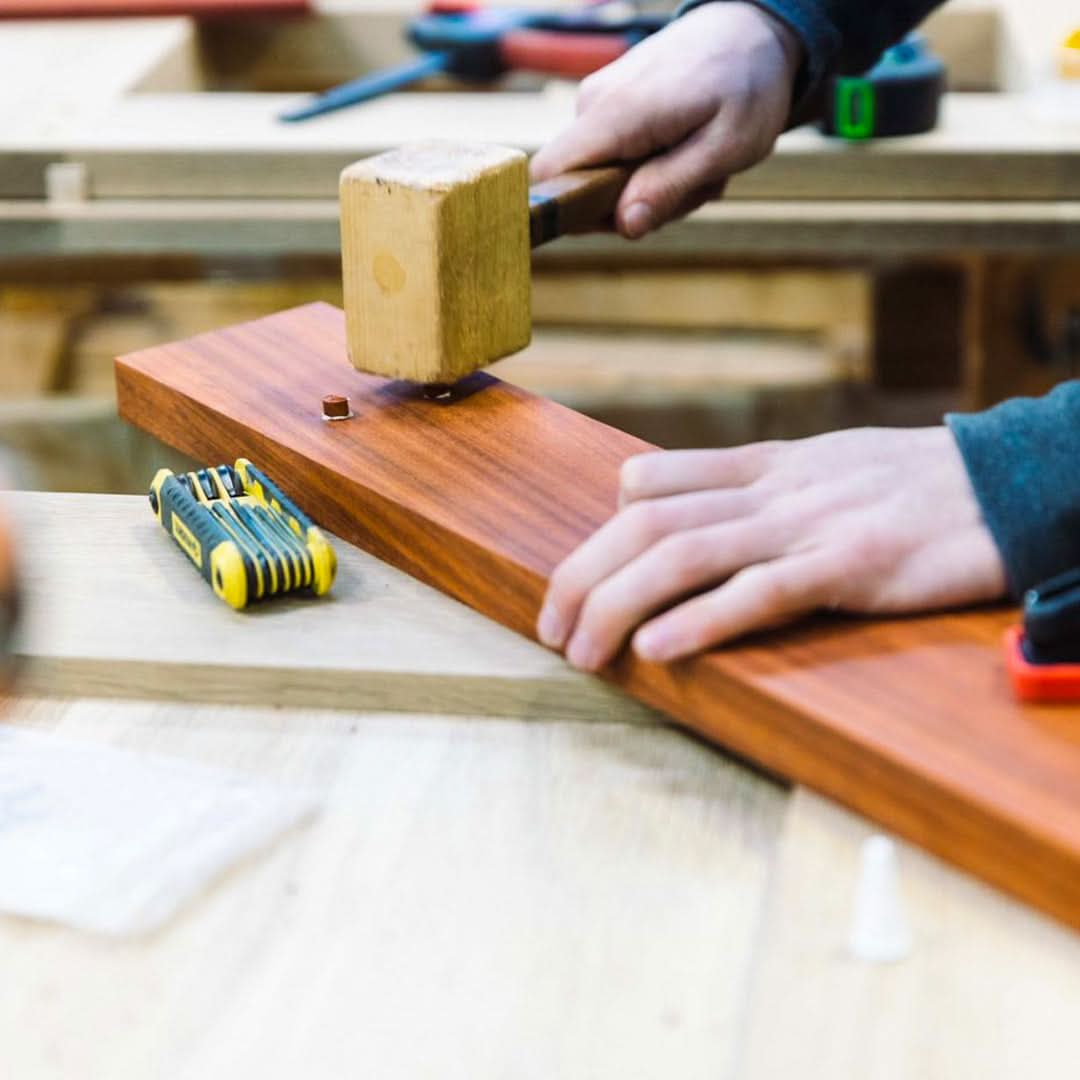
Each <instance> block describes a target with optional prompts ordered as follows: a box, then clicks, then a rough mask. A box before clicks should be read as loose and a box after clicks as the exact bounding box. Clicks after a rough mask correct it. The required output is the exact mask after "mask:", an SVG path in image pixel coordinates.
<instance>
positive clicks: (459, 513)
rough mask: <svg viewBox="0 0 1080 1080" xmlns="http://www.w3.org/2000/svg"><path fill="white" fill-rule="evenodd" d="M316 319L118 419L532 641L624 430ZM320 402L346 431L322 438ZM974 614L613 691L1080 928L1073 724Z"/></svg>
mask: <svg viewBox="0 0 1080 1080" xmlns="http://www.w3.org/2000/svg"><path fill="white" fill-rule="evenodd" d="M344 341H345V338H344V319H343V314H342V313H341V312H340V311H339V310H338V309H336V308H332V307H330V306H329V305H326V304H311V305H305V306H304V307H301V308H295V309H292V310H290V311H286V312H282V313H279V314H277V315H273V316H269V317H267V318H264V319H259V320H255V321H254V322H251V323H245V324H241V325H239V326H235V327H230V328H227V329H225V330H221V331H216V332H214V333H210V334H203V335H199V336H198V337H195V338H192V339H189V340H188V341H186V342H178V343H174V344H172V345H165V346H161V347H158V348H154V349H148V350H144V351H142V352H139V353H135V354H132V355H129V356H126V357H121V358H119V359H118V361H117V392H118V404H119V409H120V413H121V415H122V416H123V417H124V418H125V419H127V420H129V421H131V422H133V423H135V424H137V425H138V426H140V427H142V428H144V429H145V430H147V431H149V432H150V433H151V434H153V435H155V436H157V437H158V438H160V439H162V441H164V442H166V443H168V444H170V445H172V446H174V447H176V448H177V449H179V450H182V451H183V452H185V453H187V454H190V455H191V456H193V457H195V458H197V459H200V460H203V461H206V462H207V463H211V462H213V463H217V462H219V461H226V460H231V459H232V458H234V457H237V456H240V455H244V456H248V457H251V458H252V459H253V460H254V461H255V462H256V463H257V464H259V465H260V466H261V467H263V468H265V469H266V470H267V471H268V472H269V473H270V474H271V475H274V476H278V477H279V478H280V479H281V480H282V482H283V484H284V486H285V488H286V490H288V491H290V492H291V493H292V494H294V495H295V497H296V498H297V501H298V502H300V504H301V505H302V506H304V508H305V509H306V510H308V511H309V512H311V513H312V515H313V516H314V517H315V518H316V520H319V521H321V522H322V523H323V524H325V525H326V526H327V527H328V528H330V529H332V530H333V531H335V532H337V533H338V534H339V535H341V536H343V537H345V538H346V539H348V540H350V541H352V542H354V543H356V544H358V545H359V546H360V547H363V548H365V549H366V550H368V551H370V552H371V553H373V554H375V555H377V556H378V557H380V558H382V559H384V560H386V561H387V562H390V563H392V564H393V565H395V566H398V567H399V568H400V569H403V570H405V571H406V572H408V573H410V574H413V575H414V576H416V577H418V578H420V579H421V580H423V581H426V582H427V583H428V584H431V585H433V586H435V587H436V588H439V589H440V590H442V591H444V592H446V593H448V594H449V595H451V596H454V597H456V598H457V599H459V600H462V601H463V602H465V603H467V604H469V605H470V606H472V607H473V608H475V609H476V610H478V611H480V612H482V613H483V614H485V615H488V616H489V617H491V618H494V619H496V620H497V621H499V622H501V623H503V624H504V625H506V626H508V627H510V628H511V629H514V630H516V631H517V632H519V633H523V634H525V635H527V636H529V637H533V636H534V633H533V624H534V621H535V617H536V614H537V611H538V609H539V605H540V602H541V599H542V595H543V591H544V587H545V584H546V581H547V577H548V575H549V574H550V572H551V570H552V569H553V567H554V566H555V565H556V564H557V563H558V561H559V559H560V558H561V557H562V556H563V555H565V554H566V553H567V552H569V551H570V550H572V548H573V547H574V546H575V545H576V544H577V543H578V542H580V540H582V539H584V537H585V536H587V535H588V534H589V533H590V532H591V531H592V530H593V529H594V528H595V527H597V526H598V525H599V524H600V523H601V522H602V521H603V520H605V518H606V517H607V516H608V515H610V513H611V512H612V511H613V510H614V507H615V492H616V490H617V474H618V467H619V465H620V463H621V462H622V461H623V460H625V459H626V458H627V457H629V456H632V455H633V454H635V453H639V452H641V451H643V450H647V449H651V448H650V447H649V446H648V444H645V443H643V442H641V441H640V440H637V439H635V438H633V437H631V436H629V435H626V434H625V433H623V432H620V431H616V430H615V429H613V428H610V427H607V426H605V425H603V424H600V423H598V422H596V421H593V420H590V419H588V418H586V417H584V416H581V415H580V414H578V413H575V412H573V411H572V410H569V409H565V408H563V407H561V406H559V405H556V404H554V403H553V402H550V401H547V400H546V399H543V398H539V397H535V396H534V395H531V394H528V393H527V392H526V391H523V390H521V389H519V388H517V387H513V386H510V385H508V384H505V383H501V382H499V381H498V380H496V379H494V378H492V377H491V376H487V375H480V376H477V377H475V378H474V380H473V385H472V386H471V387H470V391H471V392H470V393H467V394H465V395H464V396H463V397H462V399H461V400H458V401H456V402H454V403H452V404H446V403H442V402H437V401H429V400H427V399H425V398H423V397H422V396H420V394H419V393H418V392H417V390H416V389H415V388H412V387H408V386H406V385H404V384H398V383H391V382H387V381H386V380H383V379H378V378H375V377H373V376H368V375H363V374H361V373H359V372H356V371H354V370H353V369H352V367H351V366H350V365H349V364H348V361H347V359H346V353H345V344H344ZM327 393H345V394H347V395H348V396H349V398H350V400H351V402H352V406H353V410H354V412H355V413H356V414H357V415H356V419H355V420H353V421H348V422H345V423H341V424H331V423H328V422H326V421H323V420H322V419H321V417H320V416H319V415H318V402H319V401H320V400H321V397H322V396H323V395H324V394H327ZM1011 617H1012V616H1011V615H1010V614H1009V613H1007V612H1000V611H998V612H976V613H968V614H964V615H950V616H941V617H937V618H924V619H910V620H894V621H891V622H871V621H867V622H843V623H837V622H828V623H825V624H822V625H817V626H810V627H808V628H803V629H800V630H797V631H794V632H789V633H786V634H782V635H778V636H773V637H770V638H766V639H761V640H758V641H755V642H752V643H749V644H746V645H743V646H740V647H735V648H729V649H724V650H718V651H716V652H713V653H710V654H708V655H706V656H703V657H698V658H696V659H694V660H690V661H685V662H682V663H678V664H673V665H656V664H646V663H643V662H641V661H638V660H636V658H634V657H632V656H630V655H626V654H624V655H623V656H621V657H620V658H619V660H618V661H617V662H616V663H615V664H613V665H612V666H611V668H610V669H609V671H608V672H606V673H605V674H606V677H608V678H609V679H611V680H612V681H614V682H615V683H617V684H618V685H619V686H621V687H622V688H623V689H624V690H626V691H627V692H629V693H631V694H632V695H634V696H635V697H637V698H638V699H639V700H641V701H644V702H645V703H646V704H648V705H650V706H653V707H654V708H657V709H659V710H661V711H662V712H664V713H666V714H667V715H669V716H671V717H672V718H674V719H675V720H676V721H678V722H680V723H682V724H684V725H685V726H687V727H690V728H691V729H693V730H695V731H697V732H699V733H701V734H703V735H704V736H706V737H707V738H709V739H711V740H713V741H715V742H717V743H719V744H720V745H722V746H725V747H727V748H728V749H730V750H732V751H734V752H736V753H738V754H740V755H742V756H744V757H746V758H749V759H751V760H753V761H756V762H758V763H759V764H761V765H763V766H764V767H765V768H767V769H770V770H772V771H774V772H776V773H779V774H780V775H782V776H784V777H787V778H789V779H790V780H792V781H795V782H799V783H803V784H806V785H807V786H809V787H812V788H815V789H816V790H818V791H821V792H822V793H824V794H826V795H828V796H830V797H832V798H835V799H837V800H838V801H840V802H842V803H844V804H845V805H847V806H849V807H851V808H852V809H855V810H857V811H859V812H860V813H863V814H865V815H867V816H868V817H870V818H873V819H875V820H877V821H879V822H881V823H882V824H883V825H885V826H886V827H888V828H889V829H891V830H893V831H895V832H896V833H898V834H900V835H902V836H904V837H906V838H908V839H910V840H912V841H913V842H915V843H918V844H920V845H921V846H923V847H925V848H927V849H928V850H930V851H932V852H934V853H936V854H938V855H940V856H942V857H944V858H946V859H948V860H949V861H951V862H953V863H954V864H956V865H957V866H960V867H962V868H964V869H966V870H968V871H970V872H973V873H975V874H976V875H978V876H980V877H982V878H984V879H985V880H987V881H989V882H991V883H992V884H995V885H997V886H999V887H1001V888H1002V889H1004V890H1006V891H1008V892H1011V893H1012V894H1013V895H1015V896H1017V897H1019V898H1021V899H1023V900H1026V901H1028V902H1029V903H1032V904H1033V905H1035V906H1037V907H1039V908H1041V909H1042V910H1044V911H1046V912H1048V913H1049V914H1051V915H1054V916H1055V917H1057V918H1059V919H1061V920H1062V921H1064V922H1067V923H1069V924H1071V925H1074V926H1077V927H1080V735H1078V734H1077V733H1078V732H1080V709H1077V708H1072V707H1067V708H1065V709H1051V710H1047V709H1038V708H1032V707H1030V706H1029V707H1022V706H1020V705H1018V704H1016V703H1014V702H1012V701H1011V700H1010V699H1009V696H1008V690H1007V687H1006V684H1005V681H1004V675H1003V672H1002V671H1001V664H1000V649H999V648H998V639H999V636H1000V631H1001V629H1002V627H1003V626H1004V625H1005V624H1006V622H1007V621H1008V620H1009V619H1010V618H1011Z"/></svg>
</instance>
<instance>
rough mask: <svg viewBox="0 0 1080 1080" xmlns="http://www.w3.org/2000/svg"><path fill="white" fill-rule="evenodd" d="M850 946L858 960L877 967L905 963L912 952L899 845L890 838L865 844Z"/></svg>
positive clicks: (882, 837) (849, 941)
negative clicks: (902, 894)
mask: <svg viewBox="0 0 1080 1080" xmlns="http://www.w3.org/2000/svg"><path fill="white" fill-rule="evenodd" d="M848 947H849V948H850V950H851V953H852V955H853V956H855V957H856V958H857V959H859V960H866V961H869V962H870V963H877V964H887V963H893V962H895V961H897V960H903V959H904V958H905V957H906V956H907V955H908V954H909V953H910V952H911V927H910V926H909V925H908V920H907V915H906V913H905V911H904V901H903V897H902V896H901V895H900V876H899V873H898V871H897V862H896V845H895V844H894V843H893V842H892V841H891V840H890V839H889V838H888V837H887V836H871V837H869V838H868V839H867V840H865V841H864V842H863V847H862V858H861V863H860V867H859V883H858V887H857V889H856V893H855V912H854V917H853V919H852V924H851V937H850V938H849V939H848Z"/></svg>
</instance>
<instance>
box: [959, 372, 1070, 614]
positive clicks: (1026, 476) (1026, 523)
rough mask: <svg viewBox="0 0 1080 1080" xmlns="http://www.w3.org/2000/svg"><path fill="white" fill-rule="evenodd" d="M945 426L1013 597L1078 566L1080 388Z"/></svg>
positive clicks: (1022, 400)
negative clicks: (959, 458) (958, 450)
mask: <svg viewBox="0 0 1080 1080" xmlns="http://www.w3.org/2000/svg"><path fill="white" fill-rule="evenodd" d="M945 422H946V423H947V424H948V425H949V428H950V429H951V430H952V433H953V435H954V436H955V438H956V441H957V444H958V445H959V447H960V453H961V454H962V455H963V458H964V464H965V465H966V466H967V471H968V476H969V477H970V479H971V483H972V486H973V487H974V488H975V495H976V497H977V498H978V500H979V505H980V507H981V508H982V512H983V518H984V519H985V521H986V524H987V526H988V527H989V529H990V532H991V534H992V535H993V537H994V541H995V543H996V544H997V547H998V550H999V551H1000V552H1001V557H1002V560H1003V561H1004V563H1005V572H1006V574H1007V575H1008V579H1009V586H1010V588H1011V590H1012V592H1013V594H1014V595H1016V596H1020V595H1021V594H1022V593H1023V592H1024V591H1025V590H1026V589H1029V588H1031V587H1032V586H1033V585H1037V584H1039V582H1041V581H1046V580H1047V579H1048V578H1051V577H1054V575H1056V574H1059V573H1061V572H1063V571H1065V570H1069V569H1071V568H1072V567H1074V566H1080V381H1074V382H1067V383H1063V384H1062V385H1061V386H1059V387H1058V388H1057V389H1056V390H1053V391H1052V392H1051V393H1049V394H1047V395H1046V397H1042V398H1015V399H1013V400H1012V401H1006V402H1005V403H1004V404H1002V405H998V406H997V407H996V408H993V409H989V410H988V411H987V412H983V413H972V414H962V413H952V414H950V415H949V416H946V417H945Z"/></svg>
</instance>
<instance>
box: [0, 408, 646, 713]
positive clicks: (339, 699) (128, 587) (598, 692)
mask: <svg viewBox="0 0 1080 1080" xmlns="http://www.w3.org/2000/svg"><path fill="white" fill-rule="evenodd" d="M128 430H130V429H128ZM144 464H145V468H146V475H147V477H148V478H149V477H151V476H152V475H153V472H154V465H153V464H152V463H151V462H149V461H147V462H145V463H144ZM271 475H273V474H271ZM285 487H286V490H287V491H289V492H290V493H292V494H293V495H294V496H295V498H296V499H297V500H298V502H299V503H300V504H301V505H304V503H305V498H304V495H305V492H304V491H303V490H301V489H300V488H299V487H298V486H297V485H295V484H291V485H290V484H286V485H285ZM3 503H4V507H5V509H6V510H7V512H8V513H9V514H10V515H11V516H12V517H13V518H14V521H15V522H16V524H17V526H18V530H19V535H20V537H21V539H22V549H23V550H27V551H33V552H34V557H33V558H32V559H27V560H26V562H25V565H24V566H23V567H22V578H23V585H24V588H25V591H26V622H25V625H24V628H23V632H22V635H21V640H20V643H19V646H18V652H19V655H20V657H21V658H22V660H23V664H22V668H21V690H22V692H23V693H28V694H38V693H39V694H49V695H57V696H65V695H70V696H80V697H103V698H110V697H112V698H154V699H158V700H162V701H181V702H190V703H192V704H196V703H209V702H217V703H221V704H237V705H266V706H270V705H280V706H290V707H293V708H332V709H361V708H363V709H367V710H380V711H387V712H390V711H394V712H425V713H436V714H449V715H454V714H462V713H464V714H470V715H477V716H480V715H487V716H504V717H509V716H513V717H521V718H527V719H536V720H548V719H576V720H600V719H606V720H618V721H620V722H645V723H649V722H655V719H656V717H655V714H652V713H650V712H649V711H648V710H646V709H643V708H641V707H640V706H639V705H638V704H637V703H636V702H633V701H632V700H630V699H629V698H627V697H626V696H625V695H623V694H620V693H619V692H618V691H617V690H615V689H614V688H612V687H608V686H604V685H603V684H601V683H598V682H596V680H592V679H587V678H585V677H584V676H582V675H579V674H578V673H576V672H574V671H572V670H571V669H570V668H568V667H567V666H566V665H565V664H564V663H562V661H561V660H559V659H558V658H557V657H555V656H552V654H551V653H549V652H548V651H547V650H545V649H542V648H540V647H539V646H537V645H533V644H531V643H530V642H527V641H523V640H522V639H521V638H519V637H516V636H515V635H513V634H510V633H508V632H507V631H506V630H504V629H503V628H502V627H501V626H496V625H495V624H493V623H491V622H490V621H489V620H487V619H483V618H481V617H480V616H479V615H477V614H476V613H475V612H473V611H470V610H469V609H468V608H466V607H464V606H462V605H461V604H458V603H455V602H454V601H453V600H450V599H449V598H447V597H445V596H442V595H441V594H439V593H437V592H435V591H434V590H432V589H430V588H428V587H427V586H425V585H422V584H420V583H419V582H417V581H414V580H412V579H411V578H409V577H407V576H406V575H405V574H402V573H401V572H400V571H398V570H395V569H394V568H393V567H390V566H387V565H386V564H385V563H382V562H380V561H379V560H378V559H374V558H372V557H371V556H370V555H367V554H365V553H364V552H362V551H358V550H357V549H356V548H354V547H353V546H352V545H351V544H346V543H344V542H342V541H335V549H336V551H337V554H338V577H337V580H336V581H335V583H334V588H333V589H332V591H331V592H330V593H329V595H328V596H326V597H324V598H322V599H320V600H315V599H314V598H309V597H307V596H304V595H301V594H297V595H296V596H292V597H283V598H280V599H276V600H274V601H271V602H268V603H267V604H264V605H260V606H256V607H253V608H252V609H251V610H249V611H246V612H235V611H232V610H231V609H229V608H227V607H226V606H225V605H224V604H222V603H221V601H220V600H218V599H217V597H215V596H214V595H213V593H212V592H211V591H210V589H208V588H207V587H206V585H205V582H203V581H202V579H201V578H200V577H199V575H198V574H197V573H196V572H195V569H194V567H192V566H191V565H190V564H189V563H188V561H187V559H186V558H185V557H184V555H183V554H182V553H181V551H180V549H179V548H178V547H177V546H176V544H175V543H174V542H173V541H172V540H171V539H170V537H169V536H167V535H166V534H165V532H164V531H163V530H162V528H161V526H160V525H159V524H158V522H157V520H156V519H155V518H154V516H153V514H151V513H150V509H149V507H148V505H147V503H146V499H145V498H144V497H141V496H134V495H62V494H61V495H56V494H46V493H31V492H13V493H10V494H7V495H5V496H4V500H3Z"/></svg>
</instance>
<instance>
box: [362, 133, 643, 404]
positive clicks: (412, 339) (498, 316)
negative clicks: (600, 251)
mask: <svg viewBox="0 0 1080 1080" xmlns="http://www.w3.org/2000/svg"><path fill="white" fill-rule="evenodd" d="M629 174H630V170H629V169H628V168H625V167H623V166H610V167H604V168H597V169H583V170H580V171H578V172H571V173H566V174H564V175H563V176H559V177H556V178H555V179H553V180H548V181H546V182H544V183H542V184H537V185H535V186H533V187H532V188H530V187H529V181H528V168H527V163H526V157H525V155H524V154H523V153H521V151H519V150H509V149H506V148H505V147H501V146H490V145H459V144H454V143H438V142H429V143H421V144H417V145H413V146H406V147H403V148H402V149H400V150H392V151H390V152H389V153H386V154H380V155H379V156H377V157H373V158H368V159H367V160H365V161H358V162H357V163H356V164H355V165H350V166H349V167H348V168H347V169H345V170H344V172H342V174H341V256H342V268H343V275H344V285H345V315H346V325H347V332H348V343H349V358H350V360H351V361H352V364H353V366H354V367H357V368H359V369H360V370H361V371H367V372H370V373H372V374H374V375H384V376H386V377H388V378H395V379H408V380H411V381H413V382H417V383H425V384H429V385H431V384H441V385H447V384H453V383H456V382H457V381H458V380H459V379H461V378H463V377H464V376H466V375H469V374H470V373H471V372H473V371H476V370H477V369H478V368H482V367H485V366H487V365H488V364H490V363H493V362H494V361H495V360H498V359H499V358H500V357H503V356H508V355H509V354H510V353H514V352H517V351H518V350H519V349H523V348H524V347H525V346H526V345H528V343H529V338H530V335H531V332H532V313H531V306H530V265H529V264H530V254H529V253H530V249H531V248H534V247H536V246H537V245H539V244H543V243H546V242H547V241H548V240H554V239H555V238H556V237H558V236H563V235H566V234H568V233H575V232H587V231H589V230H591V229H595V228H598V227H599V226H601V225H603V224H604V223H605V222H606V221H607V220H609V219H610V217H611V215H612V212H613V211H614V209H615V204H616V202H617V201H618V198H619V195H620V193H621V192H622V189H623V187H624V186H625V184H626V181H627V179H628V177H629Z"/></svg>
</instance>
